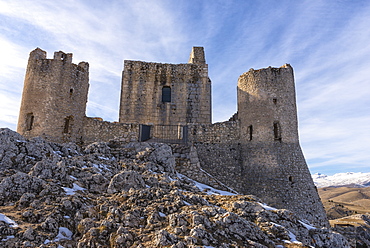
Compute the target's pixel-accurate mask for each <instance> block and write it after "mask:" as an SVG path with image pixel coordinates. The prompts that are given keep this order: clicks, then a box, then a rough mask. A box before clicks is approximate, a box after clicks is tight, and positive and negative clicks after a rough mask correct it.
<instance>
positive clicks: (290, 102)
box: [238, 64, 327, 225]
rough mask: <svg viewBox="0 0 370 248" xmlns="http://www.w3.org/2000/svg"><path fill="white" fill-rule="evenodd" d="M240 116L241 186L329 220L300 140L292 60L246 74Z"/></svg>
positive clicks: (305, 215) (309, 216) (311, 217)
mask: <svg viewBox="0 0 370 248" xmlns="http://www.w3.org/2000/svg"><path fill="white" fill-rule="evenodd" d="M238 118H239V122H240V132H241V133H240V142H241V147H242V149H241V156H242V157H243V158H244V159H243V161H241V168H242V177H243V179H242V181H243V183H242V185H241V187H242V191H241V192H243V193H249V194H254V195H256V196H258V197H261V198H262V199H263V200H264V201H265V202H266V203H268V204H271V205H273V206H275V207H277V208H288V209H290V210H292V211H294V212H296V213H299V214H300V216H301V217H303V218H305V219H307V220H310V221H313V220H316V221H318V220H319V221H320V220H321V221H322V223H320V224H321V225H325V224H327V221H326V217H325V216H326V215H325V212H324V210H323V206H322V203H321V201H320V198H319V195H318V193H317V191H316V188H315V186H314V183H313V181H312V178H311V176H310V172H309V170H308V167H307V164H306V161H305V159H304V156H303V153H302V151H301V147H300V144H299V139H298V121H297V108H296V97H295V84H294V75H293V68H292V67H291V66H290V65H288V64H286V65H283V66H282V67H280V68H271V67H269V68H265V69H260V70H253V69H251V70H249V71H248V72H246V73H244V74H243V75H241V76H240V77H239V80H238ZM318 217H319V218H318Z"/></svg>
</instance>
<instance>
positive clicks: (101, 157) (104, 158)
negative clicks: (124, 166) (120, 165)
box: [98, 156, 110, 160]
mask: <svg viewBox="0 0 370 248" xmlns="http://www.w3.org/2000/svg"><path fill="white" fill-rule="evenodd" d="M98 158H100V159H103V160H110V159H109V158H106V157H103V156H99V157H98Z"/></svg>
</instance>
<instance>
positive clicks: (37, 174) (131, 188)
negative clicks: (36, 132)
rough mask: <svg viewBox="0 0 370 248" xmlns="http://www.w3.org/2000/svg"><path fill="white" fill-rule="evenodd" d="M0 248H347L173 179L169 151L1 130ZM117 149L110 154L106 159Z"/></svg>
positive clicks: (303, 224) (258, 205)
mask: <svg viewBox="0 0 370 248" xmlns="http://www.w3.org/2000/svg"><path fill="white" fill-rule="evenodd" d="M0 141H1V143H0V246H1V247H55V248H56V247H59V248H60V247H65V248H67V247H79V248H84V247H86V248H87V247H173V248H175V247H176V248H181V247H308V246H313V247H349V243H348V242H347V240H346V238H344V237H343V236H342V235H340V234H338V233H335V232H332V231H330V230H329V229H321V228H317V227H313V226H311V225H310V224H309V223H308V222H307V221H305V220H301V219H299V218H297V216H295V214H294V213H292V212H290V211H288V210H284V209H274V208H271V207H268V206H267V205H265V204H263V203H262V202H261V201H260V200H259V199H257V198H256V197H254V196H248V195H236V194H232V193H227V192H224V191H220V190H216V189H211V188H210V187H208V188H207V186H206V185H201V184H199V183H197V182H195V181H193V180H191V179H189V178H187V177H186V176H184V175H181V174H178V173H177V172H176V170H175V165H176V161H175V156H174V154H173V152H172V149H171V147H170V146H168V145H166V144H158V143H128V144H125V145H122V146H121V147H120V151H119V154H120V155H119V157H118V156H116V155H115V154H116V153H115V152H117V150H115V149H116V148H117V147H116V148H114V146H113V144H114V142H109V143H93V144H91V145H89V146H87V147H85V148H80V147H78V146H76V145H75V144H55V143H48V142H45V141H43V140H42V139H39V138H36V139H31V140H26V139H24V138H23V137H22V136H20V135H19V134H17V133H15V132H13V131H11V130H9V129H0ZM114 150H115V151H114Z"/></svg>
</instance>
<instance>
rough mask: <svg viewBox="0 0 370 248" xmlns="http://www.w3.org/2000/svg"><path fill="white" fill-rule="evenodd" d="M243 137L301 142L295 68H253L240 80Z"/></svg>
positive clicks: (267, 140)
mask: <svg viewBox="0 0 370 248" xmlns="http://www.w3.org/2000/svg"><path fill="white" fill-rule="evenodd" d="M238 115H239V119H240V126H241V137H242V139H244V140H245V141H253V142H268V143H270V142H285V143H296V142H298V124H297V107H296V99H295V87H294V76H293V68H292V67H291V66H290V65H288V64H285V65H283V66H282V67H280V68H271V67H269V68H266V69H260V70H253V69H250V70H249V71H248V72H246V73H244V74H243V75H241V76H240V77H239V80H238Z"/></svg>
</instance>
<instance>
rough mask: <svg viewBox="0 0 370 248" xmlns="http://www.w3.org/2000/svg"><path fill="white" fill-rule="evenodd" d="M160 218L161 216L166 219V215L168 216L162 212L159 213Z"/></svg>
mask: <svg viewBox="0 0 370 248" xmlns="http://www.w3.org/2000/svg"><path fill="white" fill-rule="evenodd" d="M159 216H161V217H166V216H167V215H166V214H164V213H162V212H159Z"/></svg>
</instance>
